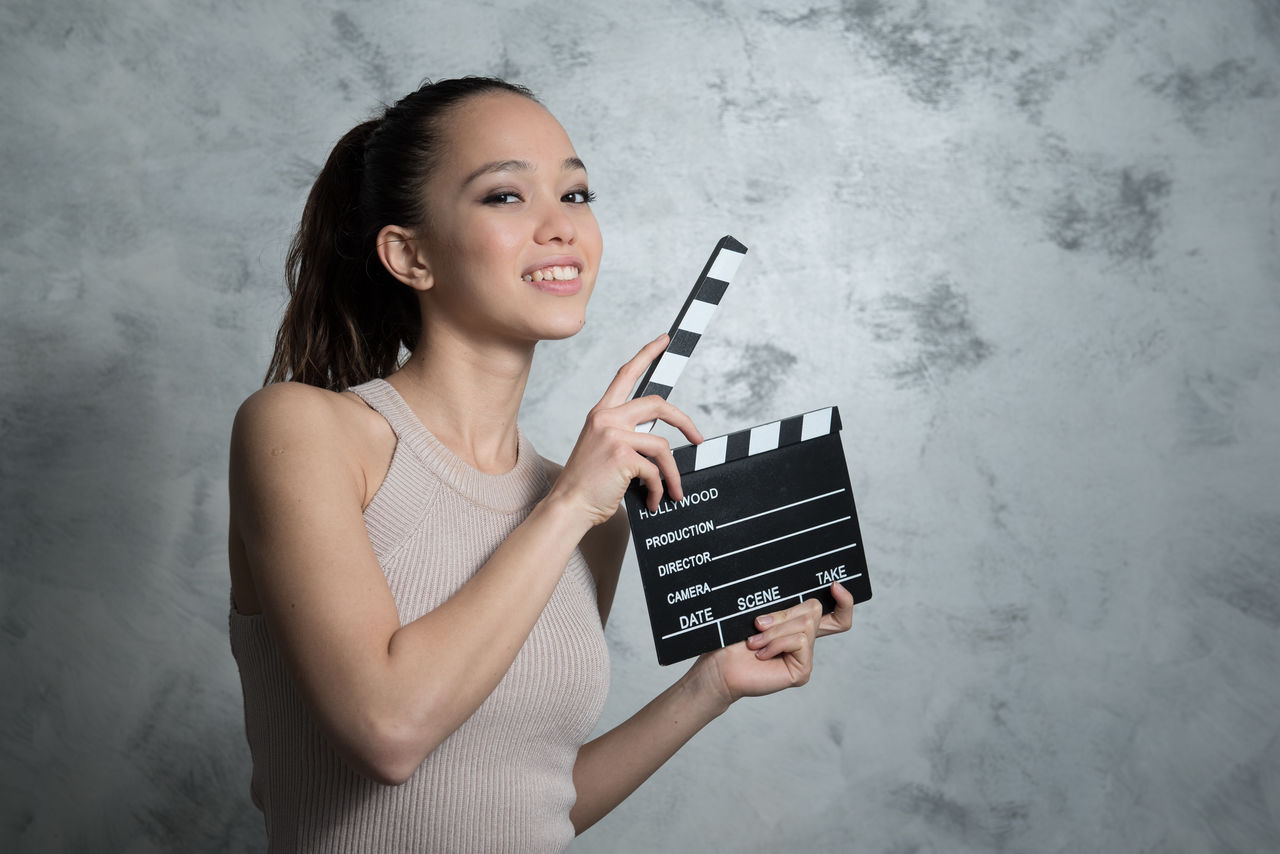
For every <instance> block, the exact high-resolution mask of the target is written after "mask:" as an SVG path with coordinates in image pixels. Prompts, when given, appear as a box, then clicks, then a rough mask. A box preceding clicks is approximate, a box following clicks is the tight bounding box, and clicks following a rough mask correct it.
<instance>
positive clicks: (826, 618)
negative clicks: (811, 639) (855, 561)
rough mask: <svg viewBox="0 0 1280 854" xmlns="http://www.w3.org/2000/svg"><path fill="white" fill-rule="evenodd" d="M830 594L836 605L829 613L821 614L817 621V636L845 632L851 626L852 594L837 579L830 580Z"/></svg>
mask: <svg viewBox="0 0 1280 854" xmlns="http://www.w3.org/2000/svg"><path fill="white" fill-rule="evenodd" d="M831 595H832V596H834V597H835V600H836V607H835V610H834V611H832V612H831V613H830V614H823V615H822V621H821V622H820V623H818V637H825V636H827V635H834V634H838V633H840V632H847V631H849V629H850V628H851V627H852V626H853V594H852V593H850V592H849V591H848V590H846V589H845V586H844V585H843V584H841V583H840V582H839V581H833V582H831Z"/></svg>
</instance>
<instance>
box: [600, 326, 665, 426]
mask: <svg viewBox="0 0 1280 854" xmlns="http://www.w3.org/2000/svg"><path fill="white" fill-rule="evenodd" d="M668 341H670V338H669V337H668V335H667V334H666V333H665V332H664V333H663V334H661V335H659V336H658V337H657V338H655V339H653V340H652V341H650V342H649V343H648V344H646V345H644V346H643V347H641V348H640V352H639V353H636V354H635V356H633V357H632V358H631V361H629V362H627V363H626V364H625V365H623V366H622V367H621V368H619V369H618V373H617V374H616V375H615V376H614V378H613V382H611V383H609V387H608V388H607V389H605V392H604V396H603V397H601V398H600V403H599V406H604V407H614V406H621V405H622V404H624V403H626V402H627V398H628V397H629V396H630V395H631V389H633V388H634V387H635V384H636V382H637V381H639V379H640V377H642V376H644V372H645V369H646V368H648V367H649V364H650V363H651V362H653V360H654V359H656V358H658V357H659V356H661V355H662V351H663V350H665V349H666V347H667V342H668ZM637 423H640V422H637Z"/></svg>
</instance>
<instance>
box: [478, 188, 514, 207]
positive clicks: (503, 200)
mask: <svg viewBox="0 0 1280 854" xmlns="http://www.w3.org/2000/svg"><path fill="white" fill-rule="evenodd" d="M520 201H524V200H523V199H521V198H520V194H519V193H509V192H505V191H504V192H500V193H490V194H489V195H487V196H485V198H484V203H485V204H486V205H514V204H515V203H516V202H520Z"/></svg>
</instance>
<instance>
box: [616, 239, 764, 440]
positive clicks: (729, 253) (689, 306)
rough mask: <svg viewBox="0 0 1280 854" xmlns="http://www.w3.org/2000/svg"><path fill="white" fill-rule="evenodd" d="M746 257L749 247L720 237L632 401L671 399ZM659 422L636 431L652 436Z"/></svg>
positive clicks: (642, 426)
mask: <svg viewBox="0 0 1280 854" xmlns="http://www.w3.org/2000/svg"><path fill="white" fill-rule="evenodd" d="M746 254H747V247H745V246H743V245H742V244H741V243H739V242H738V241H737V240H734V239H733V238H732V237H730V236H729V235H727V234H726V235H725V236H724V237H722V238H720V241H719V242H718V243H717V244H716V248H715V249H713V250H712V251H711V257H710V258H708V259H707V264H706V266H705V267H703V268H702V272H701V273H699V274H698V279H697V281H695V282H694V283H693V290H691V291H689V298H688V299H686V300H685V301H684V306H683V307H682V308H681V309H680V313H679V314H677V315H676V322H675V323H673V324H672V325H671V331H670V333H668V334H669V335H670V336H671V340H670V341H669V342H668V343H667V349H665V350H663V351H662V355H661V356H659V357H658V358H657V359H654V361H653V364H651V365H649V369H648V370H647V371H645V372H644V376H643V377H641V378H640V384H639V386H637V387H636V393H635V394H634V395H632V398H631V399H632V400H635V399H636V398H638V397H644V396H646V395H650V394H656V395H658V396H659V397H661V398H662V399H663V400H667V399H668V398H670V396H671V390H672V389H674V388H675V386H676V381H677V380H678V379H680V373H681V372H682V371H683V370H684V366H685V364H686V363H687V362H688V361H689V357H690V356H692V355H693V348H694V347H696V346H698V341H699V339H701V338H702V333H704V332H705V331H706V329H707V324H708V323H710V322H711V316H712V315H713V314H715V312H716V308H717V307H719V305H720V299H721V298H722V297H723V296H724V292H725V291H726V290H728V288H729V284H730V283H731V282H732V281H733V275H734V273H736V272H738V266H739V265H740V264H741V263H742V259H743V258H744V257H746ZM656 423H657V422H656V421H649V422H646V423H644V424H639V425H637V426H636V432H639V433H651V432H653V425H654V424H656Z"/></svg>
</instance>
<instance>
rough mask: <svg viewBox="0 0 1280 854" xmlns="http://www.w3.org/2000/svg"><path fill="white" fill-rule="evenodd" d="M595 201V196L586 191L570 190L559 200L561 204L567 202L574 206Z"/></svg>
mask: <svg viewBox="0 0 1280 854" xmlns="http://www.w3.org/2000/svg"><path fill="white" fill-rule="evenodd" d="M595 200H596V194H595V193H593V192H591V191H590V190H587V189H581V190H570V191H569V192H567V193H565V194H564V196H562V197H561V199H560V201H562V202H569V203H571V204H575V205H587V204H590V203H591V202H594V201H595Z"/></svg>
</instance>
